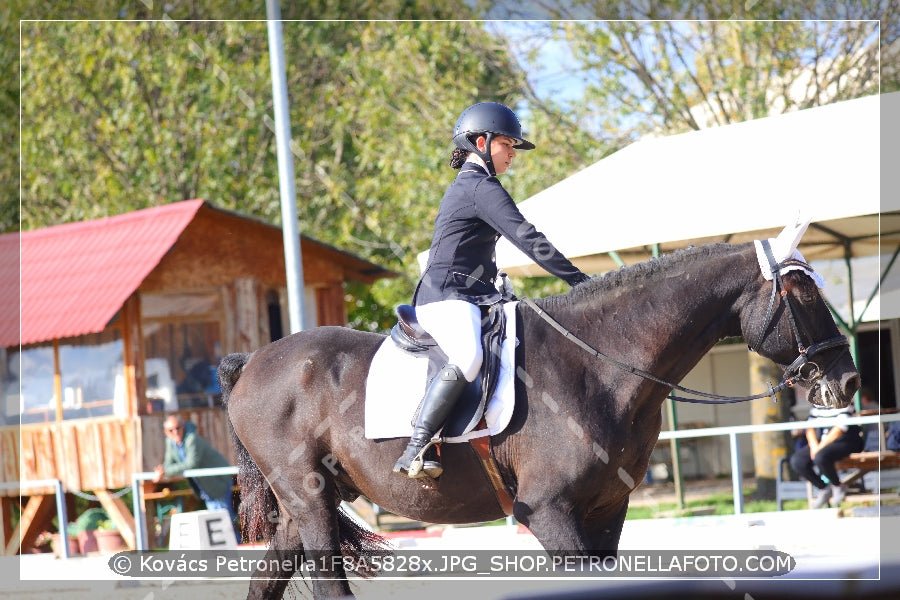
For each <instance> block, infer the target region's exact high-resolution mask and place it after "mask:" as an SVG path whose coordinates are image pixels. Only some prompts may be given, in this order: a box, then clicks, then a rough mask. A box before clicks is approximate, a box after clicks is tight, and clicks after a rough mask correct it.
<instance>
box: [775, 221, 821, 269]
mask: <svg viewBox="0 0 900 600" xmlns="http://www.w3.org/2000/svg"><path fill="white" fill-rule="evenodd" d="M811 220H812V219H810V218H808V217H807V218H803V217H801V216H800V215H799V214H798V215H797V219H796V221H795V222H794V223H793V224H791V225H788V226H787V227H785V228H784V230H782V232H781V233H779V234H778V237H777V238H775V239H774V240H772V254H774V255H775V260H776V261H778V262H782V261H784V260H787V259H788V258H790V257H791V256H792V255H793V254H794V250H796V249H797V246H799V245H800V240H801V238H803V234H804V233H806V229H807V227H809V222H810V221H811Z"/></svg>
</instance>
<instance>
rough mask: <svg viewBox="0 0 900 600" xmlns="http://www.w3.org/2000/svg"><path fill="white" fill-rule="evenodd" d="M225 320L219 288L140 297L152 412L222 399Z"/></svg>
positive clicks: (145, 364) (147, 400)
mask: <svg viewBox="0 0 900 600" xmlns="http://www.w3.org/2000/svg"><path fill="white" fill-rule="evenodd" d="M223 318H224V317H223V310H222V301H221V298H220V296H219V294H218V293H217V292H210V293H182V294H142V295H141V327H142V330H143V335H144V356H145V360H144V371H145V377H146V389H147V392H146V396H147V397H146V403H147V411H148V412H150V413H153V412H160V411H172V410H179V409H185V408H196V407H204V406H216V405H218V404H220V403H221V390H220V389H219V382H218V379H217V377H216V367H217V366H218V364H219V360H220V359H221V357H222V331H223V326H222V322H223Z"/></svg>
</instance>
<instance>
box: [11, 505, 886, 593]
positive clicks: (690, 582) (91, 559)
mask: <svg viewBox="0 0 900 600" xmlns="http://www.w3.org/2000/svg"><path fill="white" fill-rule="evenodd" d="M855 514H857V515H858V516H842V515H841V514H840V513H839V512H838V511H837V510H819V511H789V512H778V513H757V514H749V515H737V516H727V517H689V518H681V519H652V520H638V521H626V523H625V528H624V530H623V534H622V540H621V545H620V549H621V550H634V551H646V550H659V551H665V550H681V551H698V552H702V551H707V552H715V551H717V550H760V549H762V550H778V551H782V552H785V553H787V554H789V555H790V556H792V557H793V558H794V559H795V560H796V568H795V569H794V570H793V571H792V572H791V573H789V574H787V575H783V576H780V577H777V578H756V579H747V578H735V579H731V578H707V579H702V580H701V579H685V578H683V577H682V578H678V577H675V578H667V579H660V578H651V579H645V578H640V577H636V578H624V579H623V578H618V579H611V578H606V577H605V578H603V579H601V580H598V579H597V578H596V577H585V578H578V579H575V578H566V579H564V580H561V579H560V578H558V577H557V578H548V579H527V578H525V579H512V580H510V579H503V580H501V579H499V576H491V577H490V578H489V579H485V578H467V579H465V580H460V579H435V578H424V577H409V578H405V579H394V580H382V579H376V580H368V581H361V580H353V581H352V582H351V587H352V588H353V591H354V593H355V594H356V595H357V597H358V598H363V599H375V598H395V599H397V600H405V599H410V600H412V599H416V600H423V599H425V600H427V599H430V598H445V597H448V596H449V595H450V594H453V595H454V596H464V597H468V598H471V599H473V600H474V599H479V600H495V599H497V600H499V599H501V598H508V599H526V598H535V599H536V598H553V597H556V598H563V597H566V598H576V597H578V598H590V597H595V596H597V597H599V596H602V597H603V598H606V599H609V598H629V599H634V598H641V597H647V598H659V597H660V596H666V597H668V598H674V597H678V598H685V599H687V598H734V599H735V600H751V599H753V600H761V599H762V598H775V597H779V598H783V597H786V598H795V599H797V600H799V599H800V598H804V597H810V598H812V597H816V598H822V599H825V598H843V597H848V598H849V597H853V598H870V597H872V598H874V597H882V598H892V597H893V598H900V542H898V540H900V515H896V514H893V515H891V516H887V513H885V514H882V515H879V514H877V513H876V511H875V509H870V510H869V511H855ZM392 542H393V543H394V545H395V546H397V547H398V548H415V549H417V550H418V549H421V550H428V549H445V550H465V551H471V550H476V549H485V550H498V551H501V550H502V551H515V550H539V549H540V546H539V545H538V544H537V541H536V540H535V539H534V537H533V536H531V535H530V534H528V533H527V531H524V528H521V527H516V526H509V527H478V528H473V527H465V528H443V529H437V530H433V531H431V532H430V533H428V534H423V533H422V532H410V533H407V534H402V535H400V536H398V537H394V538H392ZM108 561H109V556H102V555H96V556H87V557H77V558H70V559H68V560H63V559H57V558H54V557H53V555H48V554H42V555H27V556H23V557H3V558H0V576H2V581H3V583H2V589H0V600H6V599H7V598H8V599H10V600H11V599H13V598H15V599H16V600H39V599H40V600H44V599H47V598H65V599H66V600H113V599H115V600H182V599H184V600H200V599H206V598H221V599H224V600H232V599H234V600H238V599H243V598H245V596H246V593H247V587H248V581H247V580H243V579H241V580H221V579H218V580H185V579H165V580H162V579H130V578H125V577H121V576H119V575H117V574H115V573H114V572H112V570H111V569H110V568H109V567H108V564H107V563H108ZM293 588H294V593H293V595H291V594H290V592H289V594H288V595H286V597H287V598H290V597H294V598H308V597H311V594H309V593H308V592H305V591H304V585H303V584H302V583H295V584H293Z"/></svg>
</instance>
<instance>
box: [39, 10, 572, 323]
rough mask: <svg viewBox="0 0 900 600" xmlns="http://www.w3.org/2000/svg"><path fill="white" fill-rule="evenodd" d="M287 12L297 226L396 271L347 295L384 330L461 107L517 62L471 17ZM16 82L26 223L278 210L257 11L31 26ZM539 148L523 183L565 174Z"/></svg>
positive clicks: (412, 271)
mask: <svg viewBox="0 0 900 600" xmlns="http://www.w3.org/2000/svg"><path fill="white" fill-rule="evenodd" d="M283 27H284V39H285V53H286V57H287V65H288V66H287V76H288V88H289V94H290V105H291V123H292V133H293V136H292V138H293V140H292V149H293V153H294V160H295V169H296V188H297V197H298V204H299V207H298V208H299V210H298V212H299V218H300V227H301V231H302V232H304V233H305V234H307V235H310V236H312V237H315V238H318V239H321V240H322V241H325V242H328V243H332V244H335V245H338V246H340V247H342V248H345V249H348V250H350V251H352V252H354V253H357V254H360V255H362V256H364V257H366V258H369V259H372V260H375V261H376V262H379V263H381V264H383V265H385V266H387V267H389V268H392V269H394V270H396V271H398V272H400V273H402V274H403V277H401V278H400V279H398V280H393V281H385V282H381V283H379V284H378V285H376V286H374V288H372V289H371V290H369V291H367V293H366V297H365V298H359V299H357V300H354V305H359V308H358V310H354V309H353V307H351V311H350V312H351V318H352V319H353V324H354V325H356V326H359V327H365V328H370V329H383V328H386V327H387V326H388V325H389V321H390V320H391V319H392V317H391V310H392V307H393V306H394V305H395V304H397V303H399V302H401V301H408V300H409V298H410V296H411V293H412V286H413V284H414V282H415V279H416V276H417V273H418V265H417V263H416V260H415V254H416V253H417V252H419V251H421V250H423V249H426V248H427V247H428V243H429V241H430V235H431V223H432V222H433V219H434V216H435V215H436V212H437V206H438V202H439V200H440V195H441V194H442V192H443V189H444V187H445V186H446V184H447V183H449V181H450V180H451V179H452V177H453V175H454V172H453V171H452V170H451V169H449V168H448V167H447V166H446V163H447V162H448V160H449V156H450V151H451V148H452V146H451V143H450V138H451V134H452V126H453V123H454V122H455V119H456V117H457V115H458V113H459V111H461V109H462V108H463V107H465V106H467V105H468V104H471V103H472V102H475V101H478V100H482V99H485V98H490V99H496V100H499V101H502V102H506V103H509V104H515V103H516V94H517V90H519V89H520V87H521V86H520V83H521V78H520V75H519V74H518V73H517V71H516V70H515V69H514V66H513V65H512V64H511V63H510V62H509V61H508V60H507V58H506V57H507V52H506V51H505V48H504V47H503V46H502V40H501V42H498V41H495V39H494V38H492V37H491V36H487V35H485V33H484V31H483V30H482V25H481V24H480V23H471V22H441V23H437V22H421V23H417V22H395V23H385V22H376V21H367V22H351V23H343V22H340V23H338V22H329V23H310V22H286V23H285V24H284V26H283ZM22 90H23V94H22V116H23V127H22V135H23V138H22V148H23V169H22V175H23V184H22V188H23V200H24V207H25V209H24V211H23V215H22V222H23V227H24V228H25V229H32V228H35V227H40V226H44V225H49V224H54V223H61V222H68V221H76V220H82V219H87V218H95V217H99V216H104V215H107V214H116V213H121V212H124V211H127V210H134V209H136V208H141V207H145V206H150V205H154V204H160V203H165V202H172V201H175V200H180V199H187V198H195V197H201V198H205V199H208V200H211V201H212V202H214V203H216V204H217V205H220V206H223V207H225V208H230V209H235V210H240V211H242V212H245V213H250V214H252V215H256V216H259V217H260V218H263V219H265V220H267V221H270V222H274V223H277V222H278V221H279V219H280V208H279V197H278V184H277V165H276V161H275V159H274V158H275V157H274V150H273V147H274V133H273V127H272V122H271V116H270V115H271V112H272V111H271V101H270V97H271V83H270V77H269V64H268V47H267V36H266V31H265V23H261V22H251V23H242V22H238V23H236V22H180V21H175V20H163V21H154V22H128V23H121V22H34V23H28V24H26V25H25V26H23V29H22ZM553 135H555V136H561V137H566V136H564V135H563V134H562V133H561V132H559V131H557V130H556V129H554V130H553ZM569 137H571V136H569ZM551 148H552V146H550V145H548V146H546V147H545V150H544V153H543V154H541V153H536V154H535V155H536V156H537V157H538V158H539V159H540V158H541V157H544V158H546V159H547V161H548V162H549V163H551V166H552V168H550V169H534V171H535V172H536V173H539V176H537V177H535V176H532V177H530V178H529V179H528V180H527V181H523V182H522V187H523V188H524V189H529V190H531V193H533V192H535V191H537V190H538V189H541V187H544V186H546V185H549V184H550V183H552V182H553V181H555V180H556V179H558V178H559V177H561V176H563V175H564V174H567V173H568V172H569V169H568V165H564V164H563V163H562V162H561V161H560V160H559V158H558V157H556V156H553V154H552V152H551Z"/></svg>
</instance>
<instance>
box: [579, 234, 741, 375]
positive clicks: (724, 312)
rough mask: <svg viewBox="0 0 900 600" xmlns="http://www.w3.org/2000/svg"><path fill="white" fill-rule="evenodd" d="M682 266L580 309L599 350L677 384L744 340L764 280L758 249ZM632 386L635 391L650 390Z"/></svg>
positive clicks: (693, 256)
mask: <svg viewBox="0 0 900 600" xmlns="http://www.w3.org/2000/svg"><path fill="white" fill-rule="evenodd" d="M679 258H680V259H671V258H670V259H668V260H666V259H660V261H661V262H660V263H659V264H660V267H661V268H659V269H658V270H655V271H654V270H652V269H646V268H645V269H643V271H647V278H646V280H640V279H639V278H634V279H633V280H632V281H631V282H630V283H628V284H623V285H618V286H610V287H607V288H604V287H603V286H598V288H597V291H596V293H595V294H593V297H592V298H583V299H581V300H580V301H579V302H578V303H577V306H573V309H574V313H573V314H574V315H580V316H581V317H580V321H581V325H580V327H579V329H580V330H581V331H582V332H583V333H584V334H585V336H587V337H589V338H591V342H592V343H593V344H596V346H595V347H597V348H599V349H600V350H601V351H603V352H604V353H606V354H610V355H611V356H614V357H615V358H617V359H618V360H620V361H622V362H626V363H627V364H629V365H630V366H633V367H637V368H639V369H644V370H646V371H649V372H650V373H652V374H654V375H655V376H657V377H659V378H661V379H664V380H666V381H670V382H677V381H679V380H681V378H683V377H684V376H685V375H687V373H688V372H689V371H690V370H691V369H692V368H693V367H694V366H696V364H697V363H698V362H699V361H700V359H701V358H702V357H703V355H704V354H706V353H707V352H708V351H709V350H710V349H711V348H712V347H713V346H714V345H715V344H716V342H718V341H720V340H722V339H723V338H726V337H729V336H734V335H739V334H740V311H741V309H742V306H743V304H744V303H745V300H744V298H745V294H746V293H747V288H748V284H749V282H750V281H751V280H752V279H756V278H757V277H758V271H754V269H755V268H756V267H755V264H756V261H755V253H754V251H753V249H752V246H750V247H747V246H746V245H745V246H733V247H730V249H723V248H721V247H719V248H717V249H714V250H713V249H707V250H706V251H704V250H703V249H702V248H698V249H694V250H692V251H686V252H685V253H684V254H683V255H681V256H680V257H679ZM643 271H638V272H636V273H635V275H638V274H640V273H642V272H643ZM598 324H599V326H598ZM630 381H631V382H632V384H633V385H634V386H635V388H634V389H635V390H636V389H637V388H638V387H640V385H642V384H643V385H647V383H648V382H646V381H641V380H638V379H637V378H635V377H631V379H630Z"/></svg>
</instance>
